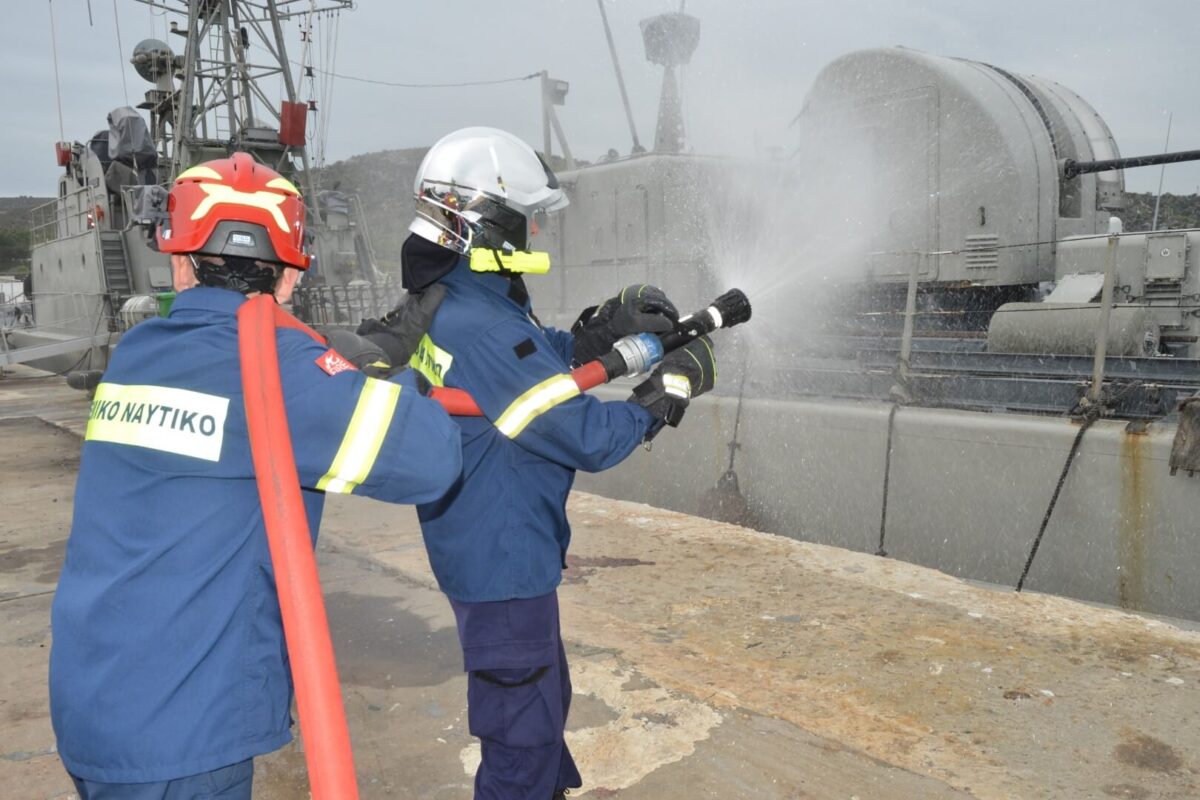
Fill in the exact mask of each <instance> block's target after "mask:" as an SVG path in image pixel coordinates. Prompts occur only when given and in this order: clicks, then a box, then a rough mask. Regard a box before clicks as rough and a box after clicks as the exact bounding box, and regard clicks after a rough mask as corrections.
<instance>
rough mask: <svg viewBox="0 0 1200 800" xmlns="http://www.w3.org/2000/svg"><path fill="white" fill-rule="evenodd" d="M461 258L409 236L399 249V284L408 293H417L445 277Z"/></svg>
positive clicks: (449, 251) (435, 245)
mask: <svg viewBox="0 0 1200 800" xmlns="http://www.w3.org/2000/svg"><path fill="white" fill-rule="evenodd" d="M459 258H461V256H460V255H459V254H458V253H456V252H454V251H453V250H447V249H446V248H445V247H442V246H441V245H438V244H434V243H433V242H431V241H428V240H427V239H422V238H421V237H420V236H417V235H416V234H415V233H412V234H409V236H408V238H407V239H405V240H404V244H403V245H402V246H401V247H400V284H401V285H402V286H403V287H404V288H405V289H407V290H408V291H410V292H419V291H421V290H422V289H424V288H425V287H426V286H428V285H429V284H431V283H433V282H434V281H436V280H437V279H438V278H441V277H442V276H443V275H447V274H449V273H450V271H451V270H453V269H454V267H455V266H457V265H458V259H459Z"/></svg>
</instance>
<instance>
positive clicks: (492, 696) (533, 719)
mask: <svg viewBox="0 0 1200 800" xmlns="http://www.w3.org/2000/svg"><path fill="white" fill-rule="evenodd" d="M549 672H550V667H549V666H543V667H535V668H526V669H493V670H476V671H475V672H470V673H468V679H467V711H468V723H469V725H470V730H471V733H472V734H473V735H475V736H478V737H479V738H480V739H486V740H488V741H490V742H494V743H496V744H499V745H503V746H505V747H514V748H534V747H548V746H550V745H553V744H557V743H558V742H561V741H562V735H563V725H564V721H565V720H564V715H563V708H562V699H561V696H560V694H561V689H560V687H559V685H558V682H557V681H550V680H547V679H546V678H547V674H548V673H549Z"/></svg>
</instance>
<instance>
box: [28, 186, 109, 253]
mask: <svg viewBox="0 0 1200 800" xmlns="http://www.w3.org/2000/svg"><path fill="white" fill-rule="evenodd" d="M99 207H100V206H99V203H97V202H96V193H95V191H94V190H93V189H92V187H90V186H81V187H80V188H78V189H75V190H74V191H71V192H68V193H67V194H66V195H64V196H63V197H59V198H57V199H55V200H51V201H50V202H48V203H43V204H42V205H40V206H37V207H35V208H34V209H33V211H32V212H31V217H32V219H31V225H30V229H29V239H30V242H29V243H30V246H31V247H37V246H38V245H43V244H48V243H49V242H53V241H56V240H58V239H66V238H68V237H71V236H78V235H79V234H82V233H88V232H89V231H92V230H94V229H95V227H96V222H97V220H96V216H95V214H96V209H97V208H99Z"/></svg>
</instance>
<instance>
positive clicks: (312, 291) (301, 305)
mask: <svg viewBox="0 0 1200 800" xmlns="http://www.w3.org/2000/svg"><path fill="white" fill-rule="evenodd" d="M403 296H404V290H403V289H402V288H401V287H400V285H399V284H398V283H394V282H392V281H385V282H382V283H366V282H363V283H351V284H348V285H346V286H330V285H325V286H299V287H297V288H296V291H295V292H294V293H293V294H292V310H293V311H294V313H295V314H296V316H297V317H298V318H299V319H301V320H303V321H305V322H307V323H308V324H310V325H340V326H351V327H353V326H357V325H358V323H360V322H362V321H363V320H364V319H367V318H378V317H381V316H383V315H384V314H386V313H387V312H388V311H391V310H392V309H393V308H395V307H396V306H397V305H398V304H399V303H400V299H401V298H402V297H403Z"/></svg>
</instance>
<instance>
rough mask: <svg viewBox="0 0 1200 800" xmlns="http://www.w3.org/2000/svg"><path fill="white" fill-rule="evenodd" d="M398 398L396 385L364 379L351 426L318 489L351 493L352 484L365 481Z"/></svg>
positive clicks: (390, 421) (356, 484)
mask: <svg viewBox="0 0 1200 800" xmlns="http://www.w3.org/2000/svg"><path fill="white" fill-rule="evenodd" d="M399 400H400V386H399V385H398V384H395V383H389V382H387V381H381V380H376V379H375V378H367V381H366V383H365V384H364V385H363V389H362V394H360V395H359V396H358V405H357V406H355V408H354V416H352V417H351V418H350V426H349V427H348V428H346V435H345V436H344V437H342V444H341V446H339V447H338V451H337V455H336V456H334V457H333V465H332V466H330V467H329V472H327V473H325V475H324V477H322V478H321V479H320V480H319V481H317V488H318V489H323V490H325V491H326V492H337V493H339V494H350V492H352V491H354V487H355V486H358V485H359V484H361V483H363V482H364V481H366V479H367V476H368V475H370V474H371V467H373V466H375V458H376V456H378V455H379V448H380V447H382V446H383V440H384V439H385V438H386V437H387V432H388V426H389V425H391V424H392V415H393V414H395V413H396V403H397V402H398V401H399Z"/></svg>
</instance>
